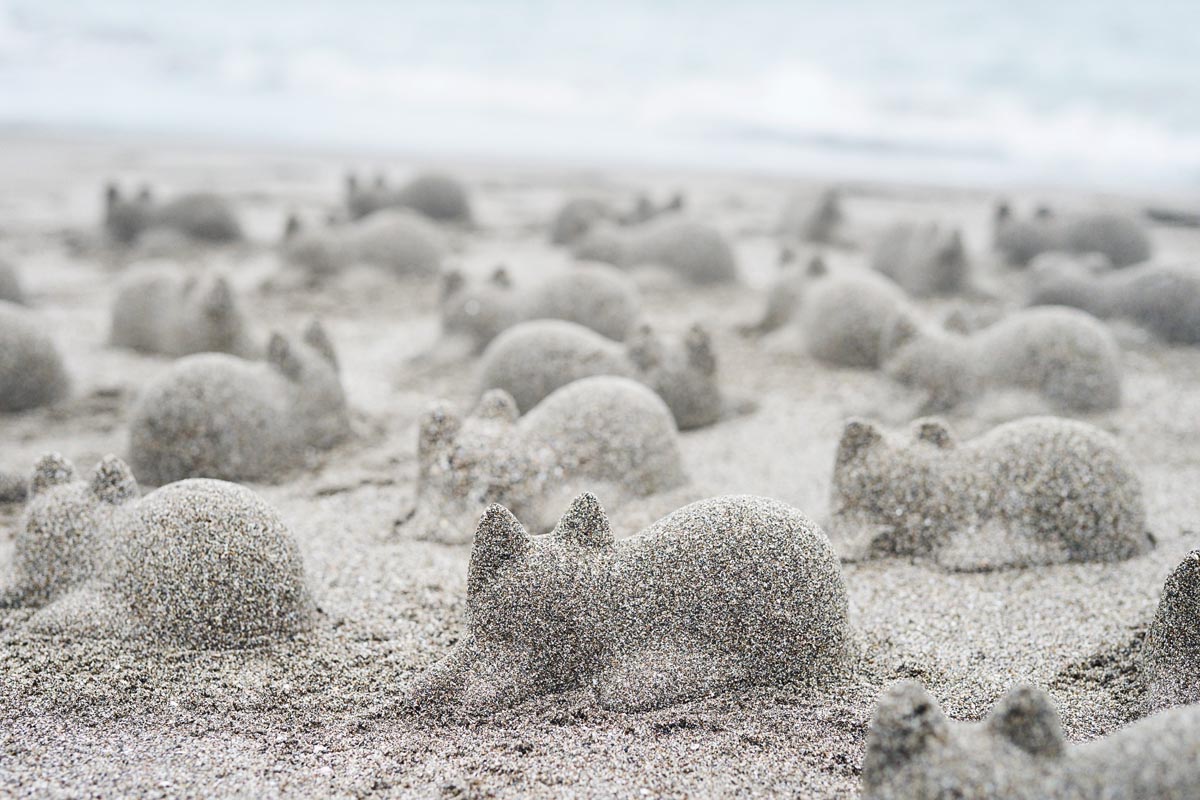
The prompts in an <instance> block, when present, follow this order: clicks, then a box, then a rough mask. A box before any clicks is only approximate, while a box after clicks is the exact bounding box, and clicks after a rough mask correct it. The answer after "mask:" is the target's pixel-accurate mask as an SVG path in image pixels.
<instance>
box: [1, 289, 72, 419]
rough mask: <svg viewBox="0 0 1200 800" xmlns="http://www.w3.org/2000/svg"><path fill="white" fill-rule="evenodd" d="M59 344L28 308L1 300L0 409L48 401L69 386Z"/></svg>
mask: <svg viewBox="0 0 1200 800" xmlns="http://www.w3.org/2000/svg"><path fill="white" fill-rule="evenodd" d="M70 385H71V382H70V379H69V378H68V377H67V371H66V368H65V367H64V366H63V360H62V356H61V355H59V351H58V347H57V346H56V345H55V344H54V341H53V340H52V339H51V338H50V337H49V336H48V335H47V334H46V332H45V331H44V330H43V325H42V324H41V323H40V322H39V320H38V319H37V317H35V316H34V315H33V314H32V313H31V312H29V311H27V310H26V309H25V308H23V307H21V306H17V305H13V304H12V303H6V302H4V301H0V412H5V411H26V410H28V409H31V408H38V407H39V406H46V405H50V404H51V403H55V402H57V401H59V400H61V399H63V398H64V397H66V395H67V393H68V391H69V390H70Z"/></svg>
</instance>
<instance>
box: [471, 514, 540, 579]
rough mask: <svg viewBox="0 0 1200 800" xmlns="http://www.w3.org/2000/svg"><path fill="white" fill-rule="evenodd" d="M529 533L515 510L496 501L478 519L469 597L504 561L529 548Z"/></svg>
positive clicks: (472, 549)
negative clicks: (515, 514)
mask: <svg viewBox="0 0 1200 800" xmlns="http://www.w3.org/2000/svg"><path fill="white" fill-rule="evenodd" d="M529 545H530V540H529V534H528V533H527V532H526V531H525V528H524V527H523V526H522V525H521V523H520V522H518V521H517V518H516V517H514V516H513V514H512V512H511V511H509V510H508V509H507V508H505V507H504V506H502V505H500V504H499V503H493V504H492V505H490V506H488V508H487V510H486V511H484V512H483V516H481V517H480V518H479V525H478V526H477V527H476V528H475V544H474V546H473V547H472V548H471V562H470V565H469V566H468V567H467V596H468V597H470V596H471V595H473V594H475V593H476V592H478V591H479V590H481V589H483V588H484V587H485V586H487V585H488V583H490V582H491V580H492V578H494V577H495V575H496V573H497V572H498V571H499V570H500V568H501V567H503V566H504V565H505V564H507V563H509V562H510V561H513V560H515V559H517V558H520V557H521V556H522V555H524V554H525V552H526V550H528V549H529Z"/></svg>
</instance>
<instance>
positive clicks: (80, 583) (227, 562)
mask: <svg viewBox="0 0 1200 800" xmlns="http://www.w3.org/2000/svg"><path fill="white" fill-rule="evenodd" d="M13 573H14V575H13V578H14V581H13V584H12V585H11V586H10V587H9V589H8V590H7V592H6V593H5V595H4V599H5V601H6V603H7V604H8V605H21V606H31V607H35V608H39V609H40V610H39V611H38V612H37V614H35V615H34V617H33V619H32V620H31V623H30V624H32V625H33V626H34V627H35V628H38V627H40V628H45V629H48V630H66V631H67V632H70V633H73V634H78V633H80V632H90V633H91V634H93V635H96V636H100V637H103V638H112V637H113V636H131V637H135V638H144V639H148V640H151V641H156V642H162V643H167V644H172V645H177V646H187V647H208V648H226V647H242V646H246V645H249V644H254V643H257V642H259V641H263V640H266V639H271V638H279V637H286V636H292V635H295V634H297V633H300V632H302V631H304V630H306V629H308V628H309V627H311V625H312V621H313V605H312V600H311V599H310V597H309V594H308V589H307V587H306V585H305V582H304V570H303V565H302V563H301V560H300V553H299V550H298V549H297V547H296V544H295V542H294V541H293V539H292V537H291V534H290V533H289V532H288V530H287V528H286V527H285V526H284V524H283V522H282V521H281V520H280V518H279V515H278V514H277V513H276V512H275V510H274V509H273V508H271V507H270V506H269V505H267V504H266V503H265V502H264V501H263V500H262V499H261V498H260V497H259V496H258V495H256V494H254V493H253V492H251V491H250V490H249V489H246V488H244V487H241V486H238V485H236V484H232V483H225V482H223V481H213V480H188V481H181V482H179V483H173V484H171V485H169V486H164V487H163V488H161V489H158V490H157V491H154V492H152V493H150V494H149V495H147V496H145V497H141V496H140V493H139V491H138V486H137V482H136V481H135V480H134V478H133V474H132V473H131V472H130V470H129V467H127V466H126V465H125V464H124V462H122V461H121V460H120V459H118V458H116V457H114V456H108V457H107V458H105V459H104V460H103V461H101V462H100V463H99V464H98V465H97V466H96V468H95V470H93V471H92V473H91V474H90V475H88V476H87V477H86V478H85V479H80V478H78V477H76V474H75V468H74V467H73V466H72V465H71V464H70V462H68V461H66V460H65V459H64V458H62V456H60V455H57V454H51V455H47V456H44V457H43V458H42V459H41V460H40V461H39V462H38V464H37V466H36V468H35V469H34V473H33V478H32V480H31V481H30V498H29V503H28V505H27V506H26V509H25V513H24V516H23V517H22V519H21V523H20V526H19V528H18V530H17V533H16V536H15V540H14V561H13Z"/></svg>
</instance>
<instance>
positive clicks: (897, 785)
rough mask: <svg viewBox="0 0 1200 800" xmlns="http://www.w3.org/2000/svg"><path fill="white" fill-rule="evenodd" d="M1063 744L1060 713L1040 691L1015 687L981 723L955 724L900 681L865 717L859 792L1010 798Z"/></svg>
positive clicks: (871, 795)
mask: <svg viewBox="0 0 1200 800" xmlns="http://www.w3.org/2000/svg"><path fill="white" fill-rule="evenodd" d="M1065 749H1066V745H1065V739H1064V737H1063V733H1062V728H1061V726H1060V724H1059V720H1058V713H1057V711H1055V709H1054V706H1053V705H1052V704H1051V703H1050V700H1049V698H1048V697H1047V696H1046V695H1045V693H1043V692H1041V691H1040V690H1038V689H1035V688H1033V687H1030V686H1018V687H1017V688H1015V689H1013V690H1012V691H1011V692H1009V693H1008V695H1006V696H1005V697H1004V698H1003V699H1002V700H1001V701H1000V702H999V703H998V704H997V705H996V707H995V708H994V709H992V712H991V714H989V715H988V718H987V719H986V720H985V721H984V722H982V723H978V724H958V723H952V722H950V720H948V719H947V718H946V717H945V715H944V714H943V713H942V712H941V710H940V709H939V708H938V706H937V703H936V702H935V701H934V700H933V698H931V697H930V696H929V695H928V694H927V693H926V692H925V690H924V689H922V688H921V687H920V686H919V685H917V684H915V683H912V682H905V683H901V684H898V685H896V686H894V687H892V688H891V689H889V690H888V691H887V692H886V693H885V694H884V696H883V697H882V698H880V701H879V706H878V708H877V709H876V711H875V717H874V719H873V720H872V721H871V726H870V729H869V732H868V734H867V752H866V756H865V757H864V759H863V769H862V783H863V789H864V796H865V797H868V798H879V799H880V800H882V798H889V799H890V798H901V797H951V796H952V797H983V796H987V797H1007V796H1012V795H1013V794H1014V793H1015V791H1017V789H1018V787H1021V786H1024V787H1025V788H1028V782H1029V781H1030V780H1031V778H1032V779H1036V775H1037V774H1038V773H1039V772H1042V770H1043V769H1044V768H1045V766H1046V765H1047V764H1050V763H1053V762H1054V761H1056V760H1057V759H1059V758H1061V757H1062V755H1063V753H1064V752H1065ZM1039 765H1040V768H1039ZM1022 796H1026V795H1024V794H1023V795H1022Z"/></svg>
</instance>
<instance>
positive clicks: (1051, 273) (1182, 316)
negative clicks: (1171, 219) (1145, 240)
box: [1030, 260, 1200, 344]
mask: <svg viewBox="0 0 1200 800" xmlns="http://www.w3.org/2000/svg"><path fill="white" fill-rule="evenodd" d="M1030 280H1031V285H1032V292H1031V297H1030V305H1061V306H1071V307H1074V308H1078V309H1082V310H1084V311H1086V312H1088V313H1089V314H1093V315H1095V316H1097V317H1101V318H1110V317H1121V318H1124V319H1129V320H1132V321H1133V322H1135V323H1137V324H1138V325H1141V326H1142V327H1144V328H1146V330H1148V331H1150V332H1151V333H1153V334H1154V335H1156V336H1158V337H1159V338H1161V339H1162V340H1164V341H1167V342H1173V343H1178V344H1200V271H1197V269H1196V267H1195V266H1192V267H1175V266H1165V265H1159V264H1143V265H1140V266H1136V267H1129V268H1127V269H1123V270H1117V271H1111V272H1097V271H1096V270H1095V269H1092V268H1089V267H1088V265H1086V264H1084V263H1071V262H1067V261H1063V260H1058V261H1056V262H1053V263H1045V264H1041V265H1038V264H1036V263H1035V264H1034V265H1033V266H1032V267H1031V277H1030Z"/></svg>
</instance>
